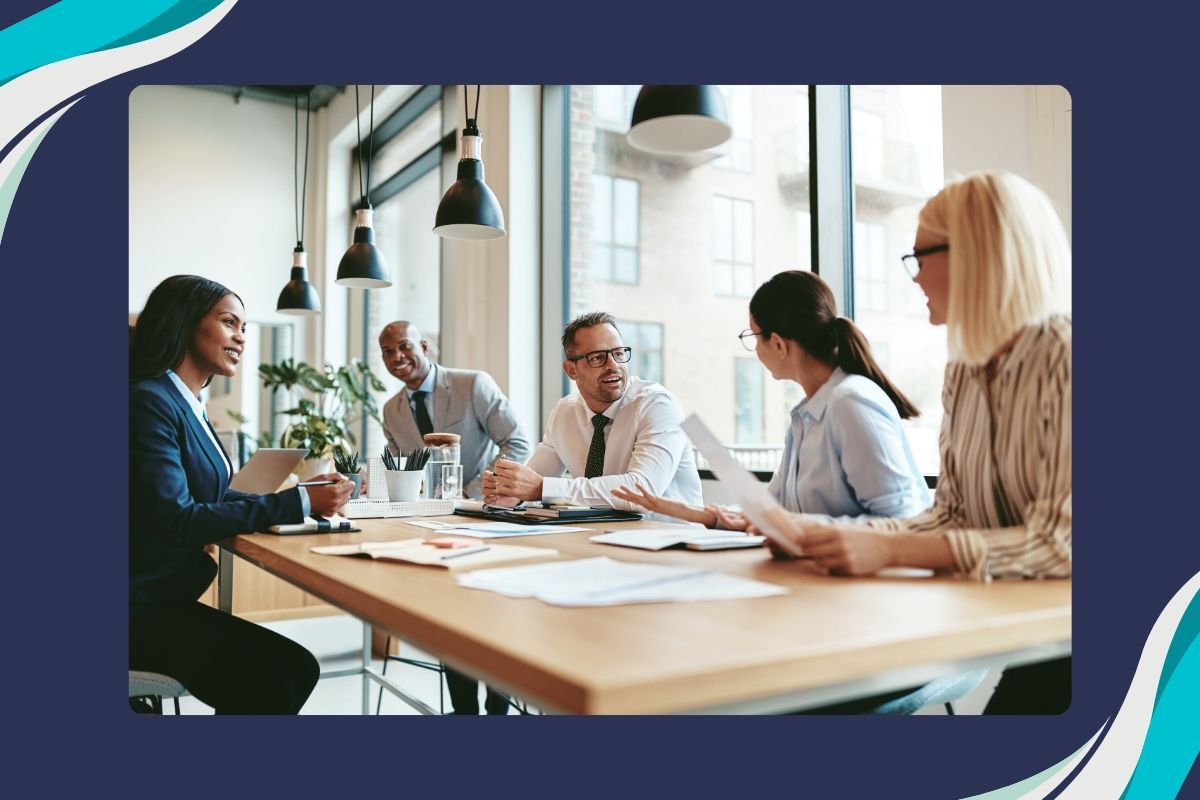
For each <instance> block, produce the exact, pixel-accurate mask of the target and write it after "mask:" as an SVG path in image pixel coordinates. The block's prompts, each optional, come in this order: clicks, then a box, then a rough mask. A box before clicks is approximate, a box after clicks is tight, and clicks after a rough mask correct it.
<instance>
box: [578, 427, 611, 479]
mask: <svg viewBox="0 0 1200 800" xmlns="http://www.w3.org/2000/svg"><path fill="white" fill-rule="evenodd" d="M607 424H608V417H606V416H604V415H603V414H596V415H595V416H593V417H592V446H591V447H589V448H588V457H587V466H585V467H584V469H583V477H585V478H598V477H600V476H601V475H603V474H604V426H605V425H607Z"/></svg>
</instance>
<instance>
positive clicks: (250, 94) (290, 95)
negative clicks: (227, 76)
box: [195, 84, 346, 111]
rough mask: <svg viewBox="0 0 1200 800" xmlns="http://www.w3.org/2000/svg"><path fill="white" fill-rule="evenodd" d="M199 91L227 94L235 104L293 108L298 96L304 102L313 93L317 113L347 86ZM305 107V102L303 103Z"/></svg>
mask: <svg viewBox="0 0 1200 800" xmlns="http://www.w3.org/2000/svg"><path fill="white" fill-rule="evenodd" d="M195 88H197V89H207V90H208V91H211V92H220V93H222V94H227V95H229V96H230V97H232V98H233V99H234V102H237V103H240V102H241V101H242V100H243V99H246V100H261V101H264V102H267V103H279V104H281V105H286V106H291V105H292V104H293V103H294V102H295V98H296V95H297V94H299V95H300V100H301V101H303V100H304V94H305V93H306V92H308V93H311V97H312V110H313V111H316V110H317V109H319V108H321V107H322V106H324V105H327V104H328V103H329V101H330V100H332V99H333V98H335V97H337V96H338V95H339V94H341V93H342V92H343V91H345V89H346V87H345V86H330V85H316V86H299V85H297V86H282V85H266V84H259V85H245V86H225V85H208V86H199V85H198V86H195ZM301 105H302V106H303V102H301Z"/></svg>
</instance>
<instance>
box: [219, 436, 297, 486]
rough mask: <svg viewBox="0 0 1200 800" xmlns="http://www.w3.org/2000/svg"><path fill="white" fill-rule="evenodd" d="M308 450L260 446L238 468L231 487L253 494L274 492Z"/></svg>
mask: <svg viewBox="0 0 1200 800" xmlns="http://www.w3.org/2000/svg"><path fill="white" fill-rule="evenodd" d="M307 452H308V450H306V449H304V448H303V447H300V448H277V447H260V448H258V449H257V450H255V451H254V455H252V456H250V460H249V461H247V462H246V466H244V467H242V468H241V469H240V470H238V473H237V474H236V475H234V476H233V480H231V481H230V482H229V488H230V489H234V490H235V491H239V492H250V493H251V494H273V493H274V492H276V491H277V490H278V489H279V487H280V486H281V485H282V484H283V482H284V481H285V480H287V476H288V475H290V474H291V472H292V470H294V469H295V468H296V465H297V464H299V463H300V462H301V461H303V460H304V456H305V454H306V453H307Z"/></svg>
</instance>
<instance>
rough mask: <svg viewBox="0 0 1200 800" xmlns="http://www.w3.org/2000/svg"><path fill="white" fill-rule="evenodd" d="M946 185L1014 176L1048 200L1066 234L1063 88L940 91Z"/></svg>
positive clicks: (1067, 123) (1067, 120)
mask: <svg viewBox="0 0 1200 800" xmlns="http://www.w3.org/2000/svg"><path fill="white" fill-rule="evenodd" d="M942 125H943V142H944V147H943V153H944V163H945V169H946V180H947V181H950V180H953V179H954V178H955V177H956V176H958V175H962V174H965V173H968V172H974V171H976V170H981V169H1003V170H1008V171H1009V172H1014V173H1016V174H1018V175H1020V176H1021V177H1023V178H1025V179H1027V180H1029V181H1030V182H1032V183H1033V184H1035V185H1037V186H1038V187H1040V188H1041V189H1042V191H1044V192H1046V194H1048V195H1049V196H1050V199H1051V200H1052V201H1053V202H1054V205H1055V206H1056V207H1057V208H1058V213H1059V214H1060V215H1061V216H1062V220H1063V224H1064V225H1065V226H1066V229H1067V235H1068V236H1070V234H1071V96H1070V95H1069V94H1068V93H1067V90H1066V89H1064V88H1063V87H1062V86H944V87H942Z"/></svg>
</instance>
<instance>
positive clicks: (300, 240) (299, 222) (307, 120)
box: [292, 90, 312, 250]
mask: <svg viewBox="0 0 1200 800" xmlns="http://www.w3.org/2000/svg"><path fill="white" fill-rule="evenodd" d="M294 105H295V121H296V135H295V138H294V140H293V143H292V144H293V146H292V188H293V190H294V193H295V196H296V197H298V198H299V200H300V202H299V203H298V205H297V211H298V213H299V216H297V217H296V247H298V248H300V249H301V250H303V249H304V203H305V199H306V196H307V193H308V131H309V126H310V125H311V124H312V92H311V90H310V91H309V92H308V94H307V95H306V96H305V98H304V181H303V182H302V183H299V184H297V181H298V180H299V177H298V175H297V169H298V168H297V167H296V162H297V161H298V160H299V154H300V93H299V92H297V93H296V97H295V104H294Z"/></svg>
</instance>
